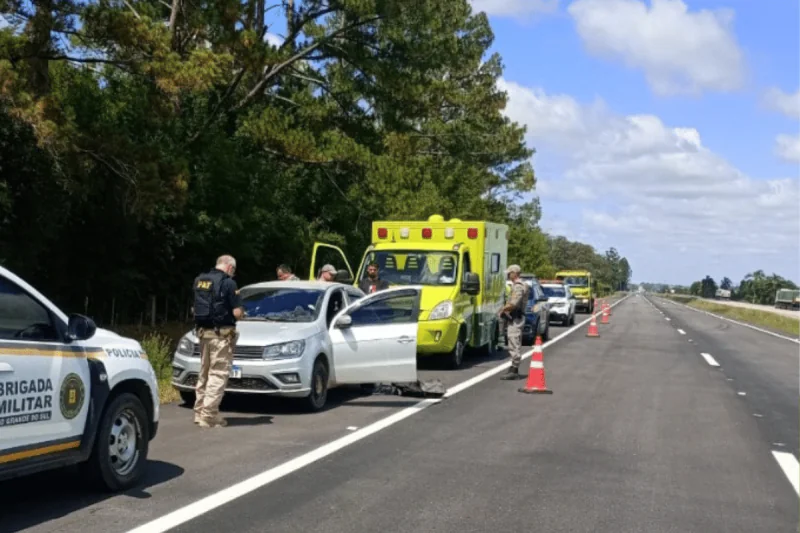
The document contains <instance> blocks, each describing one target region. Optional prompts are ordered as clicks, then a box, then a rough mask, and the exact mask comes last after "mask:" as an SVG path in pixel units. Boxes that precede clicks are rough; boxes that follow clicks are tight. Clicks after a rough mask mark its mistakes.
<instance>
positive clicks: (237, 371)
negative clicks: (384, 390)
mask: <svg viewBox="0 0 800 533" xmlns="http://www.w3.org/2000/svg"><path fill="white" fill-rule="evenodd" d="M420 290H421V289H420V288H419V287H408V286H404V287H397V288H390V289H387V290H384V291H381V292H377V293H374V294H370V295H368V296H367V295H364V293H363V292H362V291H360V290H359V289H357V288H356V287H353V286H352V285H345V284H341V283H327V282H319V281H309V282H304V281H272V282H266V283H257V284H254V285H248V286H246V287H243V288H242V289H241V291H240V296H241V298H242V303H243V305H244V308H245V317H244V318H243V319H242V320H240V321H239V322H238V324H237V326H236V329H237V331H238V333H239V338H238V341H237V343H236V346H235V348H234V361H233V367H232V369H231V373H230V378H229V380H228V386H227V388H226V389H225V390H226V392H233V393H245V394H274V395H278V396H285V397H291V398H299V399H302V401H304V402H305V404H306V407H307V408H308V409H309V410H311V411H319V410H321V409H323V408H324V407H325V402H326V399H327V394H328V390H329V389H330V388H332V387H335V386H338V385H345V384H360V385H362V386H371V385H373V384H375V383H378V382H390V383H392V382H394V383H397V382H400V383H402V382H413V381H416V380H417V321H418V317H419V299H420ZM199 372H200V348H199V344H198V339H197V337H196V336H195V334H194V332H193V331H190V332H188V333H187V334H186V335H185V336H184V337H183V338H182V339H181V340H180V342H179V343H178V348H177V350H176V352H175V357H174V360H173V374H172V376H173V377H172V385H173V386H174V387H175V388H176V389H178V391H179V392H180V394H181V397H182V398H183V400H184V401H185V402H187V403H193V402H194V388H195V384H196V383H197V376H198V373H199Z"/></svg>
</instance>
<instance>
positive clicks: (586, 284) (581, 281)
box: [556, 270, 597, 314]
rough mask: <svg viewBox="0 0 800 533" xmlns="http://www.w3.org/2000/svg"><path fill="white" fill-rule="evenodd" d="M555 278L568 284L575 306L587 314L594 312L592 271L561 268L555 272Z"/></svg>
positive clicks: (594, 294) (594, 291) (594, 288)
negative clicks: (573, 296)
mask: <svg viewBox="0 0 800 533" xmlns="http://www.w3.org/2000/svg"><path fill="white" fill-rule="evenodd" d="M556 279H557V280H558V281H562V282H564V283H565V284H567V285H569V288H570V291H571V292H572V294H574V295H575V308H576V309H578V310H581V311H585V312H587V313H589V314H591V313H593V312H594V298H595V296H596V294H597V288H596V287H595V282H594V280H593V279H592V273H591V272H589V271H588V270H562V271H560V272H556Z"/></svg>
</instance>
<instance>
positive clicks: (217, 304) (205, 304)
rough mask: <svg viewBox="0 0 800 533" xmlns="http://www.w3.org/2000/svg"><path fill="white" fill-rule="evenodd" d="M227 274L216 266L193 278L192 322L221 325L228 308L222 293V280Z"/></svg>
mask: <svg viewBox="0 0 800 533" xmlns="http://www.w3.org/2000/svg"><path fill="white" fill-rule="evenodd" d="M227 278H228V275H227V274H225V273H224V272H222V271H220V270H217V269H216V268H215V269H213V270H211V271H209V272H206V273H205V274H200V275H199V276H197V277H196V278H195V280H194V322H195V324H196V325H197V326H198V327H203V328H217V327H220V326H222V325H223V321H224V320H225V318H226V316H227V314H228V310H227V309H226V308H225V299H224V297H223V295H222V282H223V280H225V279H227Z"/></svg>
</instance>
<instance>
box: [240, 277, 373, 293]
mask: <svg viewBox="0 0 800 533" xmlns="http://www.w3.org/2000/svg"><path fill="white" fill-rule="evenodd" d="M280 287H287V288H291V289H303V290H321V291H327V290H330V289H333V288H336V287H341V288H343V289H355V290H358V289H357V288H356V287H353V286H352V285H346V284H344V283H337V282H331V281H302V280H301V281H280V280H276V281H262V282H260V283H251V284H250V285H245V286H244V287H242V289H268V288H280Z"/></svg>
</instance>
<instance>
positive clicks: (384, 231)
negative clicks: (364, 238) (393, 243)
mask: <svg viewBox="0 0 800 533" xmlns="http://www.w3.org/2000/svg"><path fill="white" fill-rule="evenodd" d="M388 236H389V230H388V229H386V228H378V238H379V239H385V238H386V237H388Z"/></svg>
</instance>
